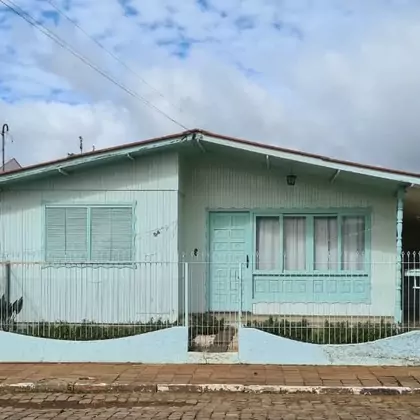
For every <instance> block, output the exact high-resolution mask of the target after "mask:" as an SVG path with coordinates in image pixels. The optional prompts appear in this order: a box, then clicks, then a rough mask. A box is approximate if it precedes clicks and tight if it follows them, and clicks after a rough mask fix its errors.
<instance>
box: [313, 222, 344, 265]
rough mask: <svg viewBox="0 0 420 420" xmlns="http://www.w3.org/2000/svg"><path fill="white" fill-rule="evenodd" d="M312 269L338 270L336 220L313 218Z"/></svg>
mask: <svg viewBox="0 0 420 420" xmlns="http://www.w3.org/2000/svg"><path fill="white" fill-rule="evenodd" d="M314 268H315V270H317V271H330V270H338V268H339V261H338V218H337V217H334V216H327V217H314Z"/></svg>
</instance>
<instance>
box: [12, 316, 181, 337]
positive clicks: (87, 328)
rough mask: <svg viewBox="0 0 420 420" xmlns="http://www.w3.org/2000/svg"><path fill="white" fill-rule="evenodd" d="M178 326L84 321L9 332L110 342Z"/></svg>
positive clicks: (21, 326)
mask: <svg viewBox="0 0 420 420" xmlns="http://www.w3.org/2000/svg"><path fill="white" fill-rule="evenodd" d="M175 325H177V323H176V322H175V323H170V322H168V321H162V320H156V321H155V320H153V319H151V320H150V321H149V322H146V323H132V324H122V325H118V324H98V323H95V322H88V321H83V322H82V323H80V324H71V323H67V322H54V323H53V322H41V323H33V324H21V323H19V324H10V325H9V332H15V333H18V334H23V335H30V336H33V337H42V338H54V339H57V340H77V341H88V340H108V339H112V338H122V337H129V336H132V335H138V334H144V333H147V332H151V331H158V330H162V329H164V328H169V327H172V326H175Z"/></svg>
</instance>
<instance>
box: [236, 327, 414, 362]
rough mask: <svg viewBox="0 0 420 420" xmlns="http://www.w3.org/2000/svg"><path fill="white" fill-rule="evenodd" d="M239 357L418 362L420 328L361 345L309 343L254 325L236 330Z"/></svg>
mask: <svg viewBox="0 0 420 420" xmlns="http://www.w3.org/2000/svg"><path fill="white" fill-rule="evenodd" d="M239 360H240V363H250V364H253V363H255V364H260V363H262V364H276V365H277V364H280V365H283V364H284V365H369V366H374V365H388V366H407V365H412V366H413V365H420V331H413V332H409V333H405V334H401V335H397V336H394V337H389V338H384V339H381V340H377V341H372V342H369V343H361V344H342V345H341V344H340V345H325V344H310V343H302V342H299V341H294V340H290V339H288V338H283V337H279V336H275V335H272V334H269V333H265V332H262V331H259V330H257V329H254V328H241V329H240V330H239Z"/></svg>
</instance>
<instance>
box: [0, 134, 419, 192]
mask: <svg viewBox="0 0 420 420" xmlns="http://www.w3.org/2000/svg"><path fill="white" fill-rule="evenodd" d="M194 141H195V142H197V143H201V142H204V143H206V142H207V143H212V144H217V145H221V146H226V147H231V148H235V149H238V150H244V151H248V152H251V153H256V154H263V155H266V156H272V157H278V158H280V159H285V160H289V161H292V162H293V161H294V162H301V163H306V164H308V165H315V166H321V167H324V168H330V169H333V170H336V171H344V172H351V173H356V174H361V175H366V176H371V177H375V178H380V179H385V180H390V181H396V182H400V183H404V184H414V185H420V173H414V172H406V171H401V170H396V169H388V168H384V167H381V166H373V165H365V164H360V163H356V162H350V161H345V160H339V159H334V158H330V157H327V156H321V155H317V154H312V153H306V152H301V151H297V150H293V149H287V148H283V147H279V146H274V145H269V144H262V143H257V142H253V141H249V140H245V139H240V138H235V137H230V136H225V135H222V134H216V133H212V132H210V131H206V130H201V129H194V130H188V131H183V132H180V133H176V134H171V135H168V136H163V137H156V138H151V139H148V140H143V141H138V142H134V143H128V144H123V145H119V146H114V147H110V148H105V149H99V150H95V151H91V152H86V153H83V154H75V155H71V156H68V157H66V158H62V159H58V160H52V161H48V162H43V163H38V164H35V165H31V166H26V167H19V168H16V169H13V170H10V171H8V172H6V173H3V174H2V173H0V185H1V184H5V183H8V182H9V181H14V180H20V179H23V178H32V177H34V176H36V175H40V174H47V173H49V172H54V171H59V172H61V173H65V170H66V169H67V168H75V167H79V166H80V167H83V166H85V165H88V164H91V163H101V162H103V163H105V162H106V161H109V160H113V159H115V158H118V157H123V156H128V157H130V156H131V155H132V154H138V153H143V152H148V151H153V150H156V151H157V150H158V149H162V148H164V149H166V148H169V147H170V146H176V145H179V144H182V143H188V142H194ZM19 166H20V165H19Z"/></svg>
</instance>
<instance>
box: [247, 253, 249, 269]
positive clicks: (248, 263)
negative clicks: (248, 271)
mask: <svg viewBox="0 0 420 420" xmlns="http://www.w3.org/2000/svg"><path fill="white" fill-rule="evenodd" d="M248 267H249V255H247V256H246V268H248Z"/></svg>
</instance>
